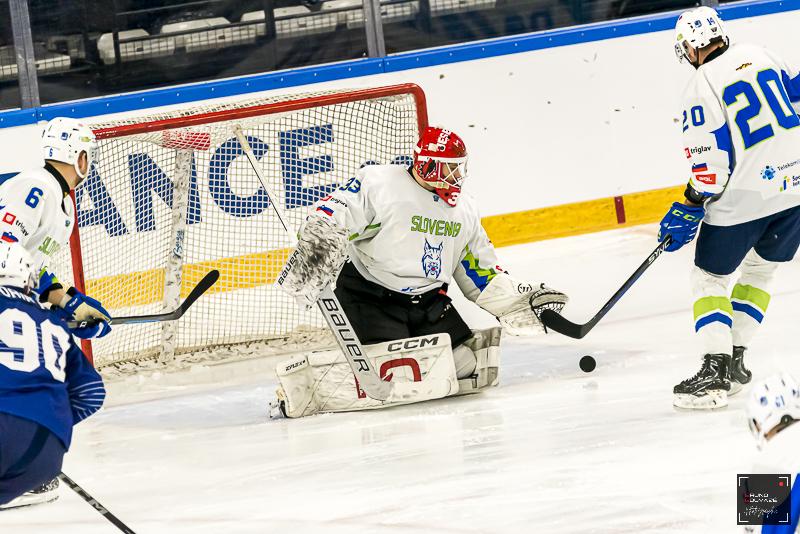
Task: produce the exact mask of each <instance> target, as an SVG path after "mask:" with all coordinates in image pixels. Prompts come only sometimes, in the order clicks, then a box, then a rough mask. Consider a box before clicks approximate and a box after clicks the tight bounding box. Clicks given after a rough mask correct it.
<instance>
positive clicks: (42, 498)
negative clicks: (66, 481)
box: [0, 478, 59, 510]
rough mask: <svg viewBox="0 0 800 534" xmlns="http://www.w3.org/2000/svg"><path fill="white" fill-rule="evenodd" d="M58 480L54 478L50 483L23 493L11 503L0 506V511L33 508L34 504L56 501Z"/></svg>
mask: <svg viewBox="0 0 800 534" xmlns="http://www.w3.org/2000/svg"><path fill="white" fill-rule="evenodd" d="M58 485H59V482H58V479H57V478H54V479H53V480H51V481H50V482H46V483H45V484H42V485H41V486H39V487H38V488H35V489H32V490H31V491H28V492H25V493H23V494H22V495H20V496H19V497H17V498H16V499H14V500H13V501H11V502H9V503H6V504H4V505H2V506H0V510H8V509H10V508H19V507H21V506H33V505H34V504H44V503H48V502H52V501H55V500H56V499H58Z"/></svg>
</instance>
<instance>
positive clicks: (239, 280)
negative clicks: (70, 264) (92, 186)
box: [86, 248, 291, 309]
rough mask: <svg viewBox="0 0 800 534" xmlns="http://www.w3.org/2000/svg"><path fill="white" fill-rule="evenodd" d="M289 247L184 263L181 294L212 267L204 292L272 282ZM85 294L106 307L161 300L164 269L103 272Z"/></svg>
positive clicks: (279, 270) (281, 265)
mask: <svg viewBox="0 0 800 534" xmlns="http://www.w3.org/2000/svg"><path fill="white" fill-rule="evenodd" d="M290 252H291V249H288V248H283V249H278V250H271V251H268V252H257V253H254V254H246V255H243V256H236V257H233V258H222V259H219V260H211V261H204V262H199V263H191V264H185V265H184V266H183V270H182V277H181V298H185V297H186V295H188V294H189V292H190V291H191V290H192V288H193V287H194V286H196V285H197V283H198V282H199V281H200V279H202V278H203V276H205V275H206V273H207V272H209V271H211V270H212V269H217V270H218V271H219V280H217V283H216V284H214V285H213V286H211V288H210V289H209V290H208V291H207V292H206V294H213V293H223V292H226V291H234V290H237V289H247V288H251V287H259V286H265V285H269V284H272V283H273V282H275V279H276V278H277V277H278V274H279V273H280V272H281V269H282V268H283V265H284V264H285V263H286V260H287V259H288V257H289V253H290ZM86 290H87V294H89V295H91V296H92V297H94V298H96V299H98V300H99V301H100V302H101V303H103V306H105V307H106V308H112V309H116V308H125V307H129V306H143V305H146V304H153V303H157V302H161V301H162V300H163V299H164V269H151V270H148V271H144V272H136V273H126V274H119V275H116V276H106V277H103V278H97V279H94V280H89V281H87V288H86Z"/></svg>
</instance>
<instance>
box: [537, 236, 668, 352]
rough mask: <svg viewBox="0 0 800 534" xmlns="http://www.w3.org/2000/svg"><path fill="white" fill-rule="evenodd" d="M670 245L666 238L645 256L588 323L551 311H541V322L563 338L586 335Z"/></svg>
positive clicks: (576, 337) (578, 337)
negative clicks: (566, 317)
mask: <svg viewBox="0 0 800 534" xmlns="http://www.w3.org/2000/svg"><path fill="white" fill-rule="evenodd" d="M671 243H672V236H669V235H668V236H667V237H666V239H664V241H662V242H661V243H659V244H658V246H657V247H656V248H655V250H653V252H651V253H650V255H649V256H647V259H646V260H644V261H643V262H642V264H641V265H639V268H638V269H636V271H634V273H633V274H632V275H631V276H630V278H628V279H627V280H626V281H625V283H624V284H622V287H620V288H619V289H618V290H617V292H616V293H614V295H613V296H612V297H611V298H610V299H608V302H606V303H605V304H604V305H603V307H602V308H600V311H598V312H597V313H596V314H595V315H594V317H592V318H591V319H590V320H589V322H586V323H583V324H576V323H573V322H572V321H568V320H567V319H565V318H564V317H563V316H562V315H561V314H559V313H557V312H555V311H553V310H544V311H542V315H541V321H542V324H543V325H544V326H546V327H547V328H550V329H551V330H555V331H556V332H558V333H559V334H563V335H565V336H568V337H571V338H575V339H581V338H583V337H584V336H585V335H586V334H588V333H589V332H590V331H591V330H592V328H594V327H595V325H596V324H597V323H599V322H600V319H602V318H603V317H604V316H605V314H607V313H608V312H609V311H610V310H611V308H613V307H614V305H616V303H617V302H619V300H620V299H621V298H622V296H623V295H624V294H625V293H626V292H627V291H628V290H629V289H630V288H631V286H633V284H634V283H636V281H637V280H638V279H639V277H641V276H642V274H644V272H645V271H646V270H647V269H648V268H649V267H650V266H651V265H652V264H653V262H654V261H656V259H657V258H658V257H659V256H660V255H661V253H662V252H664V249H666V248H667V247H668V246H669V245H670V244H671Z"/></svg>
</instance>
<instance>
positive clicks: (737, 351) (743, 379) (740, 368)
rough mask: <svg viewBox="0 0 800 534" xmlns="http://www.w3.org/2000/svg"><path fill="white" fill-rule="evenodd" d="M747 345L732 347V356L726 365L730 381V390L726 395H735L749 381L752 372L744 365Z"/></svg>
mask: <svg viewBox="0 0 800 534" xmlns="http://www.w3.org/2000/svg"><path fill="white" fill-rule="evenodd" d="M746 350H747V347H733V356H732V357H731V363H730V365H729V366H728V378H729V379H730V382H731V390H730V391H729V392H728V395H735V394H736V393H739V392H740V391H741V390H742V387H743V386H744V385H745V384H747V383H748V382H750V380H751V379H752V378H753V373H751V372H750V370H749V369H748V368H747V367H745V366H744V352H745V351H746Z"/></svg>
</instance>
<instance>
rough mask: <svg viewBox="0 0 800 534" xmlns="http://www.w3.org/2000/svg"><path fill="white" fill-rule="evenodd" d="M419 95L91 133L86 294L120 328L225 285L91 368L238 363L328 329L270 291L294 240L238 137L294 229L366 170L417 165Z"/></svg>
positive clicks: (130, 122) (263, 109)
mask: <svg viewBox="0 0 800 534" xmlns="http://www.w3.org/2000/svg"><path fill="white" fill-rule="evenodd" d="M412 90H413V91H419V90H418V89H417V88H415V87H413V86H403V87H397V88H394V89H392V90H388V89H386V88H381V89H378V90H373V91H367V90H358V91H339V92H332V93H316V94H302V95H294V96H286V97H277V98H270V99H260V100H249V101H243V102H237V103H232V104H224V105H219V106H213V107H201V108H189V109H183V110H179V111H173V112H170V113H165V114H161V115H152V116H147V117H141V118H134V119H126V120H123V121H119V122H115V123H102V124H92V125H91V126H92V128H93V129H94V130H95V131H96V132H97V134H98V138H100V141H99V144H100V148H99V153H98V156H97V159H96V163H95V166H94V167H93V169H92V172H91V173H90V176H89V177H88V178H87V179H86V181H85V182H84V183H83V184H82V185H81V186H80V187H79V188H78V190H77V191H76V204H77V208H78V222H79V228H80V242H81V243H80V250H81V254H82V264H83V265H82V270H83V275H84V279H85V282H86V292H87V294H89V295H91V296H93V297H95V298H97V299H99V300H100V301H101V302H102V303H103V304H104V305H105V306H106V308H107V309H108V310H109V311H110V312H111V314H112V315H115V316H123V315H139V314H150V313H160V312H163V311H168V310H169V311H171V310H172V309H174V308H175V307H176V306H177V305H178V304H179V302H180V301H181V300H182V299H183V298H184V297H185V296H186V294H187V293H188V292H189V290H190V289H191V288H192V287H194V285H195V284H196V283H197V282H198V281H199V280H200V278H202V276H203V275H204V274H205V273H206V272H208V271H209V270H211V269H218V270H219V271H220V275H221V276H220V279H219V281H218V282H217V284H216V285H215V286H214V287H212V288H211V290H210V291H209V292H208V293H206V295H204V296H203V297H201V298H200V300H199V301H198V302H197V303H196V304H195V305H194V306H193V307H192V308H191V309H190V311H189V312H188V313H187V314H186V315H185V316H184V317H183V318H182V319H181V320H179V321H176V322H172V323H168V324H159V323H152V324H144V325H121V326H118V327H116V328H114V330H113V331H112V333H111V334H110V335H108V336H106V337H105V338H103V339H100V340H96V341H94V342H93V343H92V351H93V354H94V359H95V365H96V366H97V367H99V368H103V367H107V366H117V367H118V366H119V365H120V364H123V363H129V362H140V361H144V360H152V359H156V360H168V359H170V358H171V357H172V356H173V354H185V353H196V352H198V351H201V352H202V351H205V352H209V349H213V348H214V347H219V349H220V350H221V351H224V352H225V351H227V352H230V351H231V350H235V349H232V348H231V347H235V346H236V344H242V343H248V342H253V341H260V340H268V339H275V338H282V337H286V336H289V335H290V334H292V333H298V332H299V333H300V336H301V337H303V336H309V335H310V334H309V332H313V331H314V329H319V328H320V327H321V326H322V324H323V323H322V319H321V317H319V316H318V314H317V312H316V310H314V311H313V312H309V313H304V312H300V311H299V310H298V308H297V306H296V304H295V303H294V301H292V300H291V299H289V298H288V297H286V296H285V295H283V294H282V293H280V292H278V291H276V290H275V289H273V287H272V284H273V281H274V279H275V276H276V275H277V273H278V272H279V271H280V269H281V267H282V265H283V263H284V261H285V259H286V257H287V253H288V250H287V247H288V243H289V241H288V239H287V237H286V235H285V234H284V231H283V229H282V227H281V226H280V224H279V222H278V221H277V218H276V217H275V216H274V214H273V212H272V210H271V209H269V200H268V197H267V194H266V192H265V191H264V189H263V187H261V185H260V184H259V182H258V179H257V177H256V175H255V173H254V172H253V170H252V168H251V167H250V165H249V163H248V162H247V158H246V157H245V156H244V154H243V153H242V150H241V147H240V146H239V143H238V141H237V140H236V138H235V135H234V133H233V128H234V127H235V126H236V125H240V126H241V127H242V129H243V131H244V134H245V135H246V136H247V137H248V140H249V142H250V144H251V146H252V148H253V151H254V153H255V155H256V157H257V158H258V159H259V161H260V163H261V166H262V168H263V169H264V174H265V176H266V178H267V179H268V180H270V182H271V185H272V187H273V188H274V189H275V191H276V194H277V195H278V196H279V197H280V198H279V201H280V202H281V204H282V206H283V208H284V209H285V210H286V212H287V214H288V216H289V218H290V220H291V221H292V223H293V224H294V225H298V224H299V223H300V222H301V221H302V219H303V218H304V217H305V215H306V212H307V210H308V206H309V205H310V204H312V203H313V202H314V201H316V200H317V199H318V198H320V197H321V196H324V195H325V194H327V193H328V192H329V191H331V190H332V189H333V188H335V187H337V186H338V185H341V184H343V183H345V182H346V181H347V180H348V179H349V178H350V177H352V176H353V175H354V173H355V171H356V170H357V169H359V168H360V167H362V166H363V165H365V164H373V163H380V164H385V163H395V164H403V165H407V164H408V163H409V162H410V155H411V154H412V148H413V146H414V144H415V143H416V140H417V136H418V125H419V124H421V123H424V120H425V119H424V109H421V110H418V109H417V105H416V103H415V98H414V95H413V94H412V93H411V91H412ZM386 93H396V94H393V95H391V96H382V95H384V94H386ZM420 94H421V92H420ZM334 100H342V102H339V103H331V102H333V101H334ZM131 130H133V131H135V132H137V133H134V134H131V133H130V132H131ZM71 264H72V258H71V257H70V254H69V251H67V252H65V253H64V255H63V256H62V257H61V258H59V261H58V262H57V267H56V268H57V269H60V270H56V272H57V273H58V274H59V276H60V277H61V278H64V279H67V280H69V279H70V278H71V277H73V274H72V269H71V268H70V266H71Z"/></svg>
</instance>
